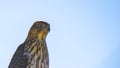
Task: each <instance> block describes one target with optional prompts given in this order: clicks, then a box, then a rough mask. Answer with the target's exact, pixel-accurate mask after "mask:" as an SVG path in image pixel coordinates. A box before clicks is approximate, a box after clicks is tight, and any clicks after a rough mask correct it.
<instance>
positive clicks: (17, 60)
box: [8, 21, 50, 68]
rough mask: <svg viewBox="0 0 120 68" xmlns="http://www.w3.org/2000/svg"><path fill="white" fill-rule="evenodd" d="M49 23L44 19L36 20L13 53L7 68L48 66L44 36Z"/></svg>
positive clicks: (47, 30) (42, 67)
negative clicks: (23, 40)
mask: <svg viewBox="0 0 120 68" xmlns="http://www.w3.org/2000/svg"><path fill="white" fill-rule="evenodd" d="M49 32H50V25H49V24H48V23H47V22H45V21H36V22H35V23H34V24H33V25H32V27H31V28H30V30H29V32H28V36H27V38H26V40H25V42H23V43H22V44H21V45H20V46H19V47H18V48H17V50H16V52H15V53H14V55H13V57H12V59H11V62H10V64H9V66H8V68H49V55H48V49H47V44H46V36H47V34H48V33H49Z"/></svg>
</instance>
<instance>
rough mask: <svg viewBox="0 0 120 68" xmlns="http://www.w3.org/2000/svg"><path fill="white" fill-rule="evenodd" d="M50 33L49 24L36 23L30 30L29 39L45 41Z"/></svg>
mask: <svg viewBox="0 0 120 68" xmlns="http://www.w3.org/2000/svg"><path fill="white" fill-rule="evenodd" d="M48 32H50V25H49V24H48V23H47V22H45V21H36V22H35V23H34V24H33V25H32V27H31V28H30V31H29V34H28V37H32V38H37V39H39V40H45V39H46V36H47V34H48Z"/></svg>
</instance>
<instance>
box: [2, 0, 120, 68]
mask: <svg viewBox="0 0 120 68" xmlns="http://www.w3.org/2000/svg"><path fill="white" fill-rule="evenodd" d="M119 7H120V1H119V0H49V1H48V0H31V1H30V0H20V1H16V0H11V1H7V0H4V1H0V22H1V23H0V31H1V33H0V38H1V39H0V41H1V47H0V53H1V57H0V64H1V65H0V68H7V67H8V64H9V62H10V59H11V57H12V55H13V54H14V52H15V50H16V48H17V47H18V46H19V45H20V44H21V43H22V42H24V40H25V39H26V37H27V34H28V31H29V28H30V27H31V25H32V24H33V22H35V21H36V20H44V21H47V22H48V23H50V25H51V32H50V33H49V34H48V36H47V44H48V49H49V55H50V68H120V8H119Z"/></svg>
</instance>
